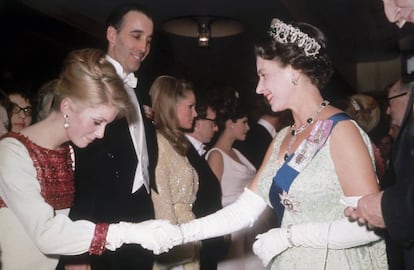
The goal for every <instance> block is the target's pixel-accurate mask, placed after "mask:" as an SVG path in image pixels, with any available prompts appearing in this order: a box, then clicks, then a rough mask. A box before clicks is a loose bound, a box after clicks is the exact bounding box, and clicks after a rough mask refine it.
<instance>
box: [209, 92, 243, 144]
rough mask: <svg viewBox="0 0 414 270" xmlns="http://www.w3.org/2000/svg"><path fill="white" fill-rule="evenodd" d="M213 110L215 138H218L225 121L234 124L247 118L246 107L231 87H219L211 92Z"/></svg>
mask: <svg viewBox="0 0 414 270" xmlns="http://www.w3.org/2000/svg"><path fill="white" fill-rule="evenodd" d="M212 92H213V93H214V96H213V98H212V104H213V108H214V110H215V111H216V123H217V127H218V132H217V136H220V135H221V134H222V133H223V131H224V129H225V127H226V122H227V120H229V119H230V120H231V121H232V122H236V121H237V120H238V119H240V118H243V117H247V113H248V110H247V106H246V104H245V103H244V102H242V101H241V100H240V98H239V96H238V95H239V94H238V92H237V91H236V90H235V89H233V88H231V87H220V88H216V89H214V90H213V91H212Z"/></svg>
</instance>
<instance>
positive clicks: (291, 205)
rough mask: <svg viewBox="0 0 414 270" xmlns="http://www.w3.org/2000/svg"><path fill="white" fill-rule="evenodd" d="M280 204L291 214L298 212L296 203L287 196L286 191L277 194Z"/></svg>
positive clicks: (297, 203)
mask: <svg viewBox="0 0 414 270" xmlns="http://www.w3.org/2000/svg"><path fill="white" fill-rule="evenodd" d="M279 197H280V203H281V204H282V205H283V206H284V207H285V208H286V209H287V210H288V211H291V212H293V213H297V212H299V211H300V209H299V205H300V202H298V201H297V200H296V199H295V198H294V197H293V196H291V195H289V194H288V193H287V192H286V191H283V193H282V194H279Z"/></svg>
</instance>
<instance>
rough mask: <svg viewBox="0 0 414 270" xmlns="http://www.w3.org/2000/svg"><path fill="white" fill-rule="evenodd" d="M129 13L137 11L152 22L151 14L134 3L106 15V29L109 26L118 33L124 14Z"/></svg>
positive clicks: (119, 7)
mask: <svg viewBox="0 0 414 270" xmlns="http://www.w3.org/2000/svg"><path fill="white" fill-rule="evenodd" d="M130 11H137V12H140V13H143V14H144V15H145V16H147V17H148V18H149V19H151V21H153V17H152V14H151V12H150V11H149V10H148V9H147V8H145V7H144V6H141V5H139V4H136V3H128V4H124V5H121V6H118V7H117V8H115V9H114V10H113V11H112V12H111V13H110V14H109V15H108V17H107V19H106V23H105V25H106V28H108V27H109V26H113V27H114V28H115V29H116V30H117V31H119V30H120V29H121V27H122V24H123V22H124V16H125V14H127V13H128V12H130Z"/></svg>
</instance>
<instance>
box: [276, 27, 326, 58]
mask: <svg viewBox="0 0 414 270" xmlns="http://www.w3.org/2000/svg"><path fill="white" fill-rule="evenodd" d="M269 35H270V36H271V37H272V38H273V39H274V40H276V41H278V42H280V43H294V44H296V45H297V46H298V47H299V48H302V49H303V51H304V52H305V55H306V56H316V55H318V54H319V49H320V48H321V45H320V44H319V43H318V42H317V41H316V40H315V39H314V38H311V37H309V36H308V35H307V34H305V33H303V32H301V31H300V30H299V29H298V28H295V27H293V26H292V25H290V24H286V23H284V22H282V21H281V20H279V19H273V20H272V23H271V24H270V29H269Z"/></svg>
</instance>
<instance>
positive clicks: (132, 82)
mask: <svg viewBox="0 0 414 270" xmlns="http://www.w3.org/2000/svg"><path fill="white" fill-rule="evenodd" d="M106 59H107V60H108V62H110V63H111V64H112V65H113V66H114V68H115V71H116V74H118V76H119V77H121V79H122V80H123V82H124V84H127V85H128V86H130V87H131V88H135V87H137V83H138V79H137V77H135V74H134V73H133V72H131V73H129V74H126V73H125V72H124V68H123V67H122V66H121V64H120V63H119V62H118V61H116V60H115V59H113V58H112V57H110V56H109V55H106Z"/></svg>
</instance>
